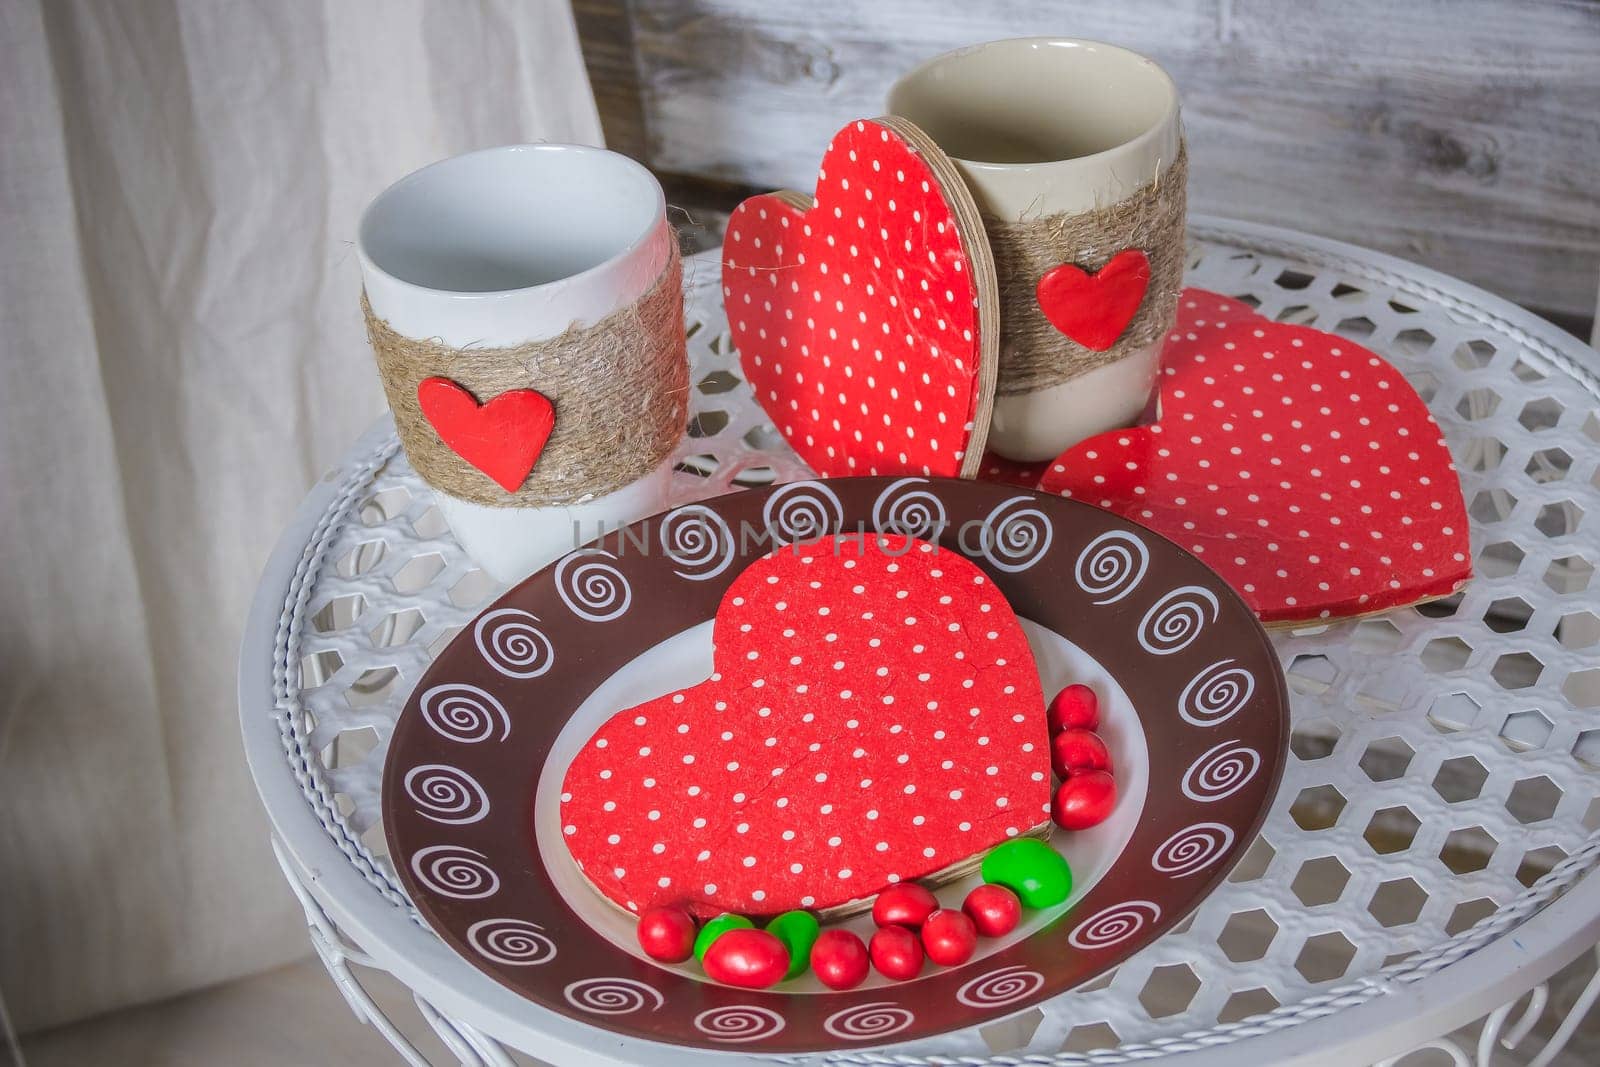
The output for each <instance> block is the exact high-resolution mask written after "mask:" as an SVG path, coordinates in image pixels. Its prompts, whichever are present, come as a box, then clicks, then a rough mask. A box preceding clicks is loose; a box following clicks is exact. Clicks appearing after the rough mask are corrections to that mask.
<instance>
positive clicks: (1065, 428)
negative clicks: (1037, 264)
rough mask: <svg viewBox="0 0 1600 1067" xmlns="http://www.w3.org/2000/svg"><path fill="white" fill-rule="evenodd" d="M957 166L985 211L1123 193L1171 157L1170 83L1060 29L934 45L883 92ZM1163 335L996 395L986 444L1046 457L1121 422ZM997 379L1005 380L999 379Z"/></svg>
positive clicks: (1136, 400) (1093, 202)
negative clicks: (1028, 387) (1051, 379)
mask: <svg viewBox="0 0 1600 1067" xmlns="http://www.w3.org/2000/svg"><path fill="white" fill-rule="evenodd" d="M888 110H889V113H890V114H893V115H899V116H901V117H903V118H907V119H910V120H911V121H912V122H914V123H916V124H917V125H918V126H919V127H921V128H922V130H923V131H924V132H925V133H927V134H928V135H929V136H930V137H932V138H933V139H934V141H935V142H937V143H938V145H939V147H940V148H941V149H943V150H944V152H945V153H946V154H947V155H949V156H950V157H951V159H952V161H953V162H954V163H955V165H956V167H957V169H958V170H960V172H961V175H962V177H963V178H965V179H966V182H967V186H968V187H969V188H970V189H971V190H972V194H973V197H974V198H975V199H976V200H977V202H978V206H979V208H980V209H982V210H983V211H984V212H986V213H988V214H990V215H992V216H994V217H995V218H998V219H1003V220H1006V221H1008V222H1019V221H1023V220H1026V219H1033V218H1038V217H1040V216H1044V215H1054V214H1059V213H1062V212H1069V213H1076V212H1081V211H1088V210H1091V209H1093V208H1097V207H1103V206H1105V205H1107V204H1112V203H1115V202H1116V201H1118V200H1123V199H1126V198H1127V197H1129V196H1131V195H1132V194H1133V193H1134V192H1136V191H1137V190H1138V189H1139V188H1140V187H1142V186H1144V185H1146V184H1147V183H1149V182H1150V181H1151V180H1152V179H1154V178H1155V177H1156V176H1157V174H1158V173H1160V172H1161V171H1162V170H1164V169H1165V168H1166V167H1168V166H1170V165H1171V164H1172V162H1173V160H1175V159H1176V158H1177V155H1178V145H1179V142H1180V139H1181V127H1180V120H1179V114H1178V90H1177V87H1176V86H1175V85H1173V82H1172V79H1171V78H1170V77H1169V76H1168V75H1167V72H1166V71H1164V70H1162V69H1161V68H1160V67H1159V66H1157V65H1156V64H1155V62H1154V61H1152V60H1150V59H1147V58H1145V57H1144V56H1141V55H1139V54H1138V53H1137V52H1130V51H1128V50H1127V49H1126V48H1118V47H1116V46H1115V45H1108V44H1102V43H1100V42H1098V41H1082V40H1075V39H1071V38H1056V37H1026V38H1018V39H1015V40H1009V41H994V42H991V43H989V44H980V45H973V46H972V47H969V48H962V49H958V50H956V51H954V52H947V53H945V54H944V55H941V56H935V57H934V58H933V59H930V60H928V61H926V62H924V63H922V64H920V65H919V66H917V67H915V68H913V69H912V70H911V71H910V72H909V73H907V74H906V75H904V76H903V77H901V78H900V79H899V80H898V81H896V82H895V83H894V85H893V86H892V87H891V88H890V90H889V100H888ZM1160 355H1161V343H1160V341H1157V342H1155V343H1153V344H1150V345H1148V346H1146V347H1145V348H1142V349H1139V350H1137V351H1135V352H1133V353H1130V354H1129V355H1128V356H1126V357H1125V358H1123V359H1120V360H1118V361H1117V362H1115V363H1110V364H1107V365H1105V366H1103V367H1099V368H1097V369H1095V370H1092V371H1089V372H1088V373H1086V374H1082V375H1080V376H1078V377H1076V378H1073V379H1071V380H1069V381H1066V382H1063V383H1061V384H1060V385H1055V386H1051V387H1049V388H1046V389H1041V390H1039V391H1037V392H1033V393H1025V394H1019V395H1013V396H997V397H996V398H995V402H994V419H993V422H992V423H991V424H990V428H989V442H988V443H989V447H990V448H991V449H993V450H994V451H995V452H998V453H999V454H1000V455H1002V456H1005V457H1007V458H1008V459H1014V460H1021V461H1026V462H1033V461H1039V460H1047V459H1054V458H1055V457H1056V456H1058V455H1060V454H1061V452H1062V451H1064V450H1065V449H1067V448H1069V447H1071V446H1072V445H1074V444H1076V443H1077V442H1079V441H1081V440H1083V439H1084V438H1086V437H1089V436H1092V435H1094V434H1097V433H1100V432H1102V431H1105V430H1110V429H1115V428H1117V427H1119V426H1129V425H1132V424H1133V423H1134V422H1135V421H1136V420H1137V419H1138V418H1139V416H1140V415H1141V414H1142V413H1143V412H1144V410H1145V407H1146V406H1147V404H1148V403H1149V399H1150V393H1151V391H1152V389H1153V388H1154V385H1155V378H1156V371H1157V362H1158V360H1159V359H1160ZM1002 384H1003V383H1002Z"/></svg>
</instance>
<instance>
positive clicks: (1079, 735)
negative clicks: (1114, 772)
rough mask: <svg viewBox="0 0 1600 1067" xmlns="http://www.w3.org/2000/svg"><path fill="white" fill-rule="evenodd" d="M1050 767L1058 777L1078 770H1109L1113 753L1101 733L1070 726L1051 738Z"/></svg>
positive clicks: (1066, 775)
mask: <svg viewBox="0 0 1600 1067" xmlns="http://www.w3.org/2000/svg"><path fill="white" fill-rule="evenodd" d="M1050 769H1051V770H1053V771H1055V772H1056V776H1057V777H1058V778H1066V777H1069V776H1070V775H1072V774H1073V773H1074V772H1076V771H1109V770H1110V769H1111V753H1110V752H1108V751H1107V750H1106V743H1105V742H1104V741H1102V740H1100V735H1099V734H1096V733H1093V732H1091V731H1089V730H1084V729H1080V728H1078V727H1070V728H1068V729H1066V730H1062V731H1061V732H1060V733H1059V734H1056V735H1055V736H1054V737H1052V738H1051V739H1050Z"/></svg>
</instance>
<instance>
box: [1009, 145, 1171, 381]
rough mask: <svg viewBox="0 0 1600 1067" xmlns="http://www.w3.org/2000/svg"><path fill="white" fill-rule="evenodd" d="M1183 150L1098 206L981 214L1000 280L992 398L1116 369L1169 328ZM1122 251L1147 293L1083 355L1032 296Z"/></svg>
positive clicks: (1090, 270)
mask: <svg viewBox="0 0 1600 1067" xmlns="http://www.w3.org/2000/svg"><path fill="white" fill-rule="evenodd" d="M1188 172H1189V159H1188V151H1187V149H1186V148H1185V147H1184V146H1183V145H1181V144H1180V145H1179V148H1178V156H1177V158H1176V159H1174V160H1173V161H1172V164H1171V165H1170V166H1169V167H1167V168H1166V169H1165V170H1163V171H1161V172H1160V173H1158V174H1157V175H1156V177H1155V179H1154V180H1152V181H1151V182H1149V183H1148V184H1146V185H1144V186H1142V187H1141V188H1139V189H1138V190H1137V191H1136V192H1135V193H1133V195H1131V196H1129V197H1127V198H1126V199H1123V200H1119V201H1117V202H1116V203H1114V204H1109V205H1107V206H1105V207H1100V208H1095V209H1094V210H1091V211H1083V212H1078V213H1076V214H1068V213H1062V214H1059V215H1045V216H1041V217H1038V218H1030V219H1024V220H1022V221H1020V222H1005V221H1002V220H1000V219H996V218H994V217H992V216H985V217H984V220H983V223H984V228H985V229H986V230H988V233H989V246H990V248H991V249H992V250H993V251H994V265H995V273H996V275H997V277H998V278H999V281H1000V382H999V386H998V388H997V389H996V394H997V395H999V396H1015V395H1018V394H1021V393H1032V392H1037V391H1038V390H1040V389H1048V388H1049V387H1051V386H1053V385H1060V384H1061V383H1062V382H1065V381H1070V380H1071V379H1073V378H1076V377H1078V376H1079V375H1080V374H1086V373H1088V372H1089V371H1092V370H1094V369H1095V368H1097V367H1103V366H1105V365H1106V364H1108V363H1115V362H1116V361H1117V360H1119V359H1122V358H1123V357H1124V356H1127V355H1129V354H1131V353H1133V352H1135V351H1138V350H1139V349H1141V348H1144V347H1145V346H1147V345H1149V344H1151V343H1153V342H1155V341H1157V340H1158V339H1159V338H1160V337H1161V336H1162V335H1163V334H1165V333H1166V332H1167V331H1168V330H1169V329H1171V328H1172V322H1173V316H1174V314H1175V312H1176V311H1177V306H1178V291H1179V289H1181V288H1182V287H1183V264H1184V243H1183V218H1184V187H1185V184H1186V180H1187V177H1188ZM1126 248H1138V249H1142V250H1143V251H1144V253H1145V255H1146V257H1147V258H1148V259H1149V261H1150V288H1149V289H1148V290H1147V291H1146V293H1145V297H1144V301H1143V302H1142V303H1141V304H1140V305H1139V310H1138V311H1137V312H1136V313H1135V314H1134V317H1133V321H1132V322H1130V323H1129V324H1128V328H1127V329H1126V330H1125V331H1123V334H1122V336H1121V337H1119V338H1118V339H1117V342H1116V343H1115V344H1114V345H1112V346H1111V347H1110V348H1108V349H1106V350H1105V351H1104V352H1096V351H1094V350H1093V349H1090V348H1085V347H1084V346H1083V345H1081V344H1078V343H1077V342H1076V341H1073V340H1072V339H1071V338H1069V337H1067V336H1066V335H1065V334H1063V333H1062V332H1061V331H1060V330H1058V329H1056V328H1055V327H1054V326H1052V325H1051V324H1050V320H1049V319H1047V318H1045V317H1044V313H1043V312H1041V311H1040V310H1039V301H1038V299H1037V297H1036V296H1035V290H1036V289H1037V288H1038V286H1039V279H1040V278H1041V277H1043V276H1044V274H1045V272H1046V271H1049V270H1050V269H1051V268H1052V267H1055V266H1058V265H1059V264H1062V263H1073V264H1076V265H1077V266H1079V267H1082V268H1083V269H1084V270H1086V271H1089V272H1091V273H1092V272H1094V271H1098V270H1099V269H1100V268H1101V267H1103V266H1105V265H1106V263H1107V262H1108V261H1109V260H1110V259H1111V257H1112V256H1114V255H1116V254H1117V253H1118V252H1121V251H1122V250H1123V249H1126Z"/></svg>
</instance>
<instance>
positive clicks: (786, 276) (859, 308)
mask: <svg viewBox="0 0 1600 1067" xmlns="http://www.w3.org/2000/svg"><path fill="white" fill-rule="evenodd" d="M967 234H975V235H976V240H969V239H968V238H967V236H966V235H967ZM722 254H723V264H722V286H723V288H722V292H723V304H724V306H725V307H726V309H727V313H728V323H729V325H730V326H731V328H732V330H733V341H734V344H735V345H736V346H737V347H738V349H739V361H740V366H741V367H742V368H743V370H744V377H745V380H746V381H748V382H749V383H750V387H751V389H752V391H753V392H754V393H755V397H756V400H757V401H758V402H760V404H761V406H762V407H763V408H765V409H766V411H767V414H768V415H770V416H771V418H772V421H773V424H774V425H775V426H776V427H777V429H778V431H779V432H780V433H782V434H783V436H784V438H785V439H786V440H787V441H788V442H789V444H790V445H791V446H792V447H793V448H794V450H795V451H796V452H797V453H799V455H800V458H801V459H803V460H805V461H806V462H807V463H808V464H810V466H811V467H812V469H814V470H816V471H817V472H818V473H819V474H822V475H824V476H827V477H835V476H839V477H842V476H848V475H869V474H922V475H944V476H950V477H955V476H966V477H971V476H972V475H974V474H975V473H976V472H977V468H978V463H979V461H980V459H981V458H982V455H983V442H984V439H985V437H986V436H987V434H988V425H989V406H990V403H991V401H992V396H993V392H994V376H995V367H996V362H995V361H996V356H995V354H994V353H995V347H994V346H995V345H996V343H997V342H998V338H999V328H998V322H999V310H998V305H997V304H996V296H995V283H994V265H993V262H992V260H991V259H990V256H989V246H988V243H987V240H986V238H985V237H984V233H983V229H982V222H981V221H980V220H979V218H978V214H977V208H976V206H975V205H974V204H973V201H972V198H971V194H970V193H969V192H968V191H967V188H966V186H965V185H964V184H963V183H962V181H961V179H960V176H959V175H958V174H956V173H955V170H954V167H953V165H952V164H951V163H950V161H949V160H948V159H947V158H945V157H944V156H943V154H942V153H940V152H939V151H938V149H937V148H936V147H934V146H933V144H932V142H930V141H927V139H926V137H925V136H924V135H923V134H922V133H921V132H920V131H918V130H917V129H916V127H914V126H911V125H910V124H909V123H906V122H904V121H903V120H900V119H892V118H890V119H878V120H872V121H867V120H863V121H860V122H853V123H851V124H850V125H849V126H846V127H845V128H844V129H843V130H840V131H839V133H837V134H836V135H835V136H834V138H833V140H832V142H831V143H829V145H828V149H827V152H826V153H825V154H824V156H823V157H822V166H821V169H820V170H818V172H817V195H816V199H815V200H814V201H813V200H812V199H811V198H809V197H806V196H804V195H803V194H800V193H793V192H783V193H772V194H769V195H764V196H756V197H751V198H750V199H749V200H746V201H745V202H744V203H742V204H740V205H739V207H738V208H737V209H736V210H735V211H734V213H733V215H732V217H731V218H730V219H729V220H728V235H727V238H726V240H725V241H724V242H723V246H722ZM980 298H981V299H980Z"/></svg>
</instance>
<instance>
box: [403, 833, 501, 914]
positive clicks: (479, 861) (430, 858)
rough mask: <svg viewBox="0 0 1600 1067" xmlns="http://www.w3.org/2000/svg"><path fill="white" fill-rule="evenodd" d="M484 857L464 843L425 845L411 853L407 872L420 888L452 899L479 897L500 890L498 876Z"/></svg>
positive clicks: (474, 898)
mask: <svg viewBox="0 0 1600 1067" xmlns="http://www.w3.org/2000/svg"><path fill="white" fill-rule="evenodd" d="M486 858H487V857H486V856H484V854H483V853H482V852H479V851H477V850H476V849H470V848H467V847H466V846H464V845H429V846H428V847H427V848H419V849H418V850H417V851H416V852H415V853H414V854H413V855H412V857H411V873H412V874H414V875H416V876H417V881H419V882H421V883H422V886H423V888H424V889H427V890H428V891H429V892H432V893H438V894H439V895H440V896H441V897H449V898H451V899H452V900H482V899H483V898H484V897H492V896H494V895H495V893H497V892H499V890H500V876H499V875H498V874H495V873H494V871H492V870H490V869H489V865H488V864H487V863H485V862H483V861H484V860H485V859H486Z"/></svg>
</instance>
